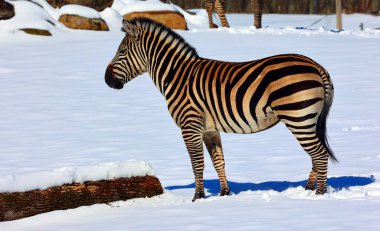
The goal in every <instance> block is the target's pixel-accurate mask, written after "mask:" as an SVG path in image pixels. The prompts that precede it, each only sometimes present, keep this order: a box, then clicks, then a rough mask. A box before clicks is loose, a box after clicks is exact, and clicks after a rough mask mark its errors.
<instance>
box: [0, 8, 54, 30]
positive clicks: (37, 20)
mask: <svg viewBox="0 0 380 231" xmlns="http://www.w3.org/2000/svg"><path fill="white" fill-rule="evenodd" d="M12 4H13V5H14V8H15V12H17V13H16V15H15V16H14V17H13V18H11V19H9V20H1V21H0V31H1V33H0V34H3V33H4V32H8V31H9V32H15V31H17V30H18V29H21V28H35V29H44V30H51V29H53V27H54V26H53V25H52V24H51V23H49V22H48V21H47V20H49V21H50V22H54V21H55V20H54V19H53V18H52V17H51V16H50V15H49V14H48V13H47V12H46V11H45V10H44V9H42V8H41V7H39V6H38V5H36V4H34V3H32V2H28V1H12ZM0 36H1V35H0Z"/></svg>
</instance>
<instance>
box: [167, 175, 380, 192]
mask: <svg viewBox="0 0 380 231" xmlns="http://www.w3.org/2000/svg"><path fill="white" fill-rule="evenodd" d="M375 180H376V179H375V177H374V176H373V175H371V176H369V177H362V176H341V177H331V178H328V179H327V185H328V186H331V187H333V188H334V189H335V190H337V191H339V190H342V189H344V188H348V187H352V186H365V185H368V184H371V183H373V182H375ZM228 185H229V186H230V190H231V193H234V194H238V193H240V192H244V191H249V190H251V191H264V190H274V191H277V192H282V191H285V190H287V189H288V188H295V187H299V186H302V187H304V186H305V185H306V180H303V181H297V182H289V181H268V182H262V183H239V182H233V181H228ZM204 186H205V190H207V192H209V193H211V194H212V195H218V194H219V190H220V186H219V180H218V179H211V180H205V181H204ZM189 188H195V183H192V184H188V185H173V186H168V187H166V188H165V189H167V190H176V189H189Z"/></svg>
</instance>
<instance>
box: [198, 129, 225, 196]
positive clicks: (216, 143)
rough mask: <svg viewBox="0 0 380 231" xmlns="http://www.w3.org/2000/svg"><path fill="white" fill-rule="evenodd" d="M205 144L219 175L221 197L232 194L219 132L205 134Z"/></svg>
mask: <svg viewBox="0 0 380 231" xmlns="http://www.w3.org/2000/svg"><path fill="white" fill-rule="evenodd" d="M203 142H204V143H205V145H206V148H207V150H208V152H209V154H210V157H211V160H212V163H213V165H214V168H215V170H216V172H217V173H218V177H219V183H220V196H225V195H229V194H230V188H229V187H228V182H227V178H226V173H225V162H224V155H223V149H222V142H221V140H220V133H219V132H205V133H203Z"/></svg>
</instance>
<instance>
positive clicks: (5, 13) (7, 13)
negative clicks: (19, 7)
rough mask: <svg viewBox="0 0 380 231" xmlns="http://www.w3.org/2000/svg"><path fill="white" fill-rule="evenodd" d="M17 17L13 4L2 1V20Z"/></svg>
mask: <svg viewBox="0 0 380 231" xmlns="http://www.w3.org/2000/svg"><path fill="white" fill-rule="evenodd" d="M13 16H15V8H14V6H13V5H12V4H10V3H8V2H6V1H4V0H0V20H7V19H10V18H13Z"/></svg>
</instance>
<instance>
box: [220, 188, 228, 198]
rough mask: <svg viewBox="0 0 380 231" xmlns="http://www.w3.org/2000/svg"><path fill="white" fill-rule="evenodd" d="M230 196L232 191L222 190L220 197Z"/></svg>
mask: <svg viewBox="0 0 380 231" xmlns="http://www.w3.org/2000/svg"><path fill="white" fill-rule="evenodd" d="M228 195H230V189H228V188H227V189H221V190H220V196H228Z"/></svg>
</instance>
